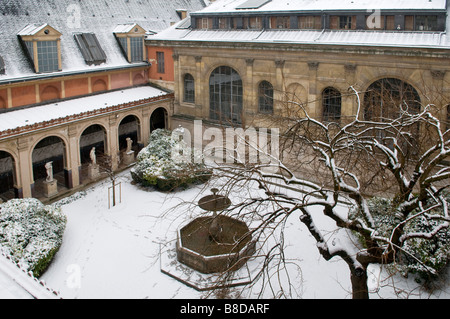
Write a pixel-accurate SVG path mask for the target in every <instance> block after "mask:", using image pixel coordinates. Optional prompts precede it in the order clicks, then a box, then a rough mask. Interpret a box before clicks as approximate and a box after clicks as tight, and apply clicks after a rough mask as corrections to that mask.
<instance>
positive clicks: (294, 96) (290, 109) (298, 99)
mask: <svg viewBox="0 0 450 319" xmlns="http://www.w3.org/2000/svg"><path fill="white" fill-rule="evenodd" d="M300 105H301V106H303V108H301V107H300ZM307 107H308V94H307V91H306V89H305V87H304V86H303V85H301V84H299V83H296V82H294V83H291V84H289V85H288V86H287V87H286V91H285V94H284V106H283V111H284V113H285V116H297V117H303V116H304V115H305V114H304V109H305V110H307V111H309V110H308V109H307Z"/></svg>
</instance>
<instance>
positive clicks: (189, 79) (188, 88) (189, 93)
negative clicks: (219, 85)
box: [183, 73, 195, 103]
mask: <svg viewBox="0 0 450 319" xmlns="http://www.w3.org/2000/svg"><path fill="white" fill-rule="evenodd" d="M183 88H184V91H183V101H184V102H186V103H195V81H194V77H193V76H192V74H190V73H186V74H185V75H184V79H183Z"/></svg>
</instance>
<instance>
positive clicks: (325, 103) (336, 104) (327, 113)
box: [322, 87, 342, 122]
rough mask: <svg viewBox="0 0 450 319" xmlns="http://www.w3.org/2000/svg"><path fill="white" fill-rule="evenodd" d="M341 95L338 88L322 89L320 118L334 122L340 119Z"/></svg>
mask: <svg viewBox="0 0 450 319" xmlns="http://www.w3.org/2000/svg"><path fill="white" fill-rule="evenodd" d="M341 107H342V96H341V92H339V90H337V89H335V88H333V87H327V88H325V89H324V90H323V91H322V120H323V121H324V122H336V121H339V120H340V119H341Z"/></svg>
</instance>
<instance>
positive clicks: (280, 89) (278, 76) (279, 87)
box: [273, 60, 286, 113]
mask: <svg viewBox="0 0 450 319" xmlns="http://www.w3.org/2000/svg"><path fill="white" fill-rule="evenodd" d="M284 63H285V61H284V60H275V68H276V70H275V85H274V92H273V98H274V113H276V112H281V111H282V110H283V108H284V107H285V106H284V105H281V106H280V105H277V101H278V103H284V102H283V101H285V97H284V96H283V94H284V93H285V92H286V88H285V83H284V77H283V71H284Z"/></svg>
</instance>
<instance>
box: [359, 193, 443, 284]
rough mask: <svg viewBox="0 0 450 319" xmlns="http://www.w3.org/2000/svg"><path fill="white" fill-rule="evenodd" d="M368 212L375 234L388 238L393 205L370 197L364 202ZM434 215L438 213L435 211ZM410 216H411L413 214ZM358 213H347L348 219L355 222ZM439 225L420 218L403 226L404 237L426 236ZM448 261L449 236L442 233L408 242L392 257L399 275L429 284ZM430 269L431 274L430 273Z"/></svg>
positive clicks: (392, 219)
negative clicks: (412, 275)
mask: <svg viewBox="0 0 450 319" xmlns="http://www.w3.org/2000/svg"><path fill="white" fill-rule="evenodd" d="M368 205H369V210H370V212H371V214H372V216H373V218H374V221H375V225H377V226H378V229H377V232H378V234H379V235H380V236H384V237H389V236H390V234H391V232H392V231H393V229H394V227H395V226H396V225H397V224H398V221H397V220H396V218H395V215H394V210H395V207H396V206H395V203H394V201H393V200H390V199H386V198H378V197H374V198H372V199H370V200H369V201H368ZM433 213H435V214H439V213H442V211H441V212H439V211H435V212H433ZM413 214H414V213H413ZM357 217H358V212H351V213H350V218H352V219H353V218H357ZM438 223H439V221H436V220H429V219H427V218H425V217H424V216H420V217H418V218H415V219H413V220H411V221H410V222H408V223H407V224H406V225H405V228H404V232H405V233H420V232H430V231H431V230H432V229H434V228H435V227H436V226H437V225H438ZM449 257H450V233H449V230H448V229H443V230H441V231H440V232H438V233H437V234H436V236H434V237H433V238H432V239H421V238H417V239H412V240H408V241H407V242H405V244H404V245H403V247H402V253H401V254H399V255H398V256H396V259H397V260H396V263H397V264H396V266H397V269H400V270H401V271H402V273H403V275H405V276H407V275H408V274H409V273H411V274H417V275H418V278H417V281H420V279H422V280H424V281H425V283H430V282H431V281H433V280H434V279H437V277H438V276H437V275H436V274H439V273H442V272H443V271H444V270H445V269H446V268H447V265H448V262H449ZM430 268H431V269H434V272H433V271H432V270H431V269H430Z"/></svg>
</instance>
